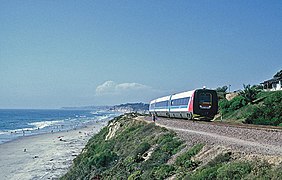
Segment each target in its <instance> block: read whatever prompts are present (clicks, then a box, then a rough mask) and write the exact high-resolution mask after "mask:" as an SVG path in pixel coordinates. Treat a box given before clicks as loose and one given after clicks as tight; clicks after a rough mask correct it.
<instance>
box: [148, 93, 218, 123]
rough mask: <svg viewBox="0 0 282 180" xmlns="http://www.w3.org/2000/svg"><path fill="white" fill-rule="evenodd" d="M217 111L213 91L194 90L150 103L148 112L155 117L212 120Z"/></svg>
mask: <svg viewBox="0 0 282 180" xmlns="http://www.w3.org/2000/svg"><path fill="white" fill-rule="evenodd" d="M217 111H218V98H217V93H216V91H214V90H209V89H195V90H192V91H186V92H182V93H177V94H173V95H169V96H165V97H161V98H158V99H155V100H152V101H151V102H150V107H149V112H150V114H154V115H156V116H163V117H173V118H187V119H209V120H210V119H213V118H214V116H215V114H217Z"/></svg>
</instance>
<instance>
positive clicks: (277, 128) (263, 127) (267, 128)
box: [146, 117, 282, 132]
mask: <svg viewBox="0 0 282 180" xmlns="http://www.w3.org/2000/svg"><path fill="white" fill-rule="evenodd" d="M158 119H166V120H172V121H181V122H186V121H189V122H191V121H193V122H194V123H199V124H211V125H216V126H229V127H237V128H246V129H257V130H265V131H274V132H275V131H282V127H281V126H267V125H255V124H239V123H232V122H225V121H200V120H186V119H179V118H164V117H158ZM146 120H148V121H151V118H150V117H148V118H146Z"/></svg>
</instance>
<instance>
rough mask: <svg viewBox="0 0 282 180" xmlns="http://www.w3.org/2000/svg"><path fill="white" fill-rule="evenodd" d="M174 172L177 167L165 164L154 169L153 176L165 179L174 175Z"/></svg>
mask: <svg viewBox="0 0 282 180" xmlns="http://www.w3.org/2000/svg"><path fill="white" fill-rule="evenodd" d="M174 172H175V168H174V167H173V166H171V165H167V164H164V165H161V166H159V167H155V168H154V169H153V177H154V179H165V178H167V177H169V176H171V175H173V174H174Z"/></svg>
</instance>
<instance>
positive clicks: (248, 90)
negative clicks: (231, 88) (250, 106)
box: [240, 84, 260, 103]
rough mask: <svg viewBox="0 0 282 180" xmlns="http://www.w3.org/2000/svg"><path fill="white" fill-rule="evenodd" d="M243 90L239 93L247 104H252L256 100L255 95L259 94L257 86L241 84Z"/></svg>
mask: <svg viewBox="0 0 282 180" xmlns="http://www.w3.org/2000/svg"><path fill="white" fill-rule="evenodd" d="M243 87H244V90H243V91H241V92H240V95H241V96H243V98H244V99H245V101H246V102H247V103H253V101H254V100H255V99H256V96H257V94H258V93H259V92H260V90H259V89H258V87H257V86H252V87H251V85H250V84H248V85H245V84H243Z"/></svg>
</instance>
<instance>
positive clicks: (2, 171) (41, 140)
mask: <svg viewBox="0 0 282 180" xmlns="http://www.w3.org/2000/svg"><path fill="white" fill-rule="evenodd" d="M105 124H106V123H104V124H99V125H95V126H93V125H92V126H88V127H84V128H81V129H77V130H70V131H68V132H57V133H49V134H41V135H36V136H29V137H23V138H19V139H17V140H14V141H12V142H8V143H5V144H1V145H0V179H1V180H6V179H7V180H8V179H9V180H14V179H21V180H24V179H57V178H59V177H60V176H62V175H63V174H65V173H66V172H67V170H68V168H69V167H70V166H71V164H72V160H73V159H74V158H75V157H76V156H77V155H78V154H79V153H80V152H81V151H82V149H83V148H84V146H85V145H86V143H87V141H88V140H89V139H90V138H91V137H92V136H93V135H94V134H96V133H97V132H98V131H99V130H100V129H101V128H102V126H105Z"/></svg>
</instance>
